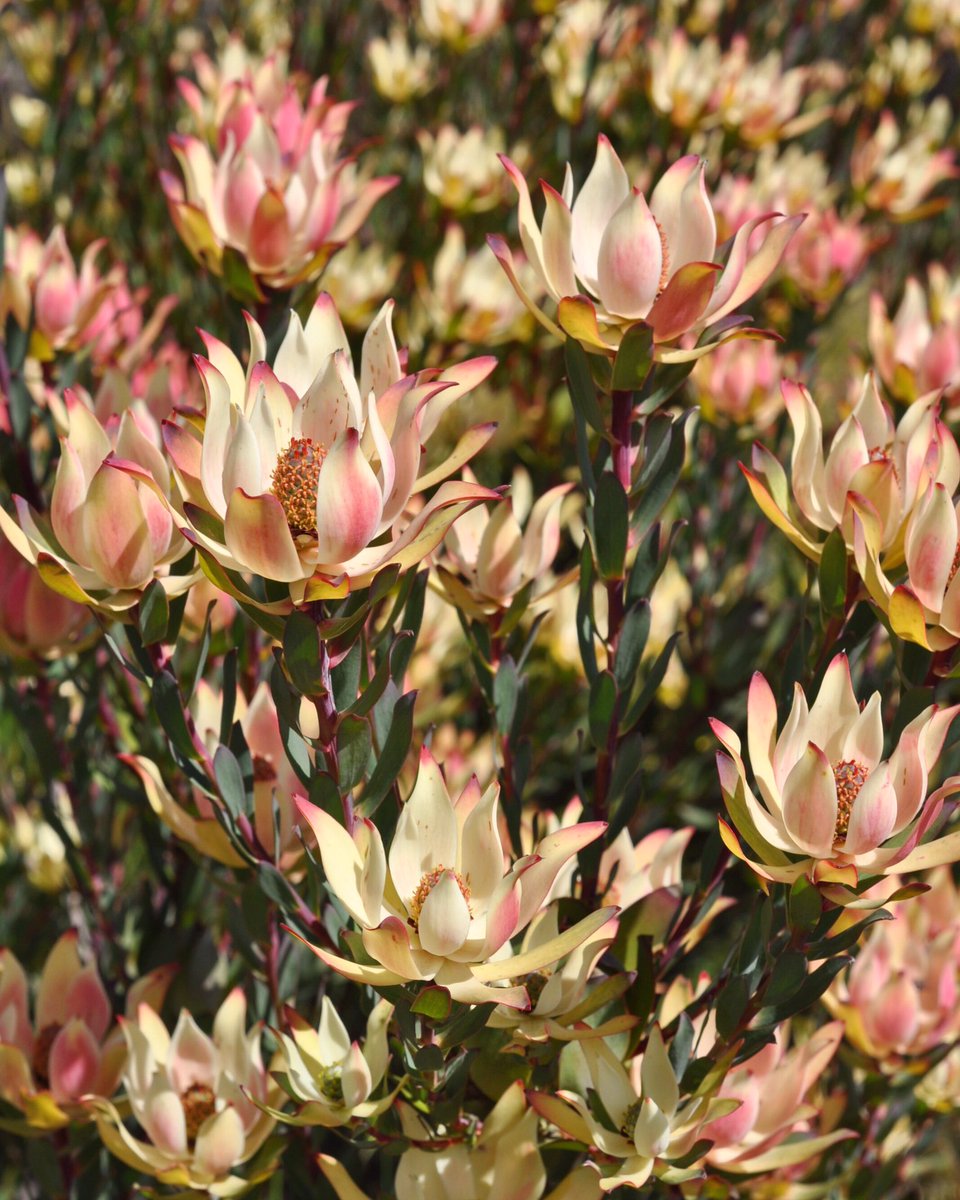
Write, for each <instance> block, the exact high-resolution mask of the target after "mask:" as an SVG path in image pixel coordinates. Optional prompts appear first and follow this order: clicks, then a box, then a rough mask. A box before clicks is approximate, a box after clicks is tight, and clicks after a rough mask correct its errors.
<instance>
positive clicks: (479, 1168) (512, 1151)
mask: <svg viewBox="0 0 960 1200" xmlns="http://www.w3.org/2000/svg"><path fill="white" fill-rule="evenodd" d="M398 1110H399V1112H400V1120H401V1124H402V1126H403V1132H404V1134H405V1135H406V1136H407V1137H408V1138H411V1139H412V1140H413V1141H415V1143H416V1144H415V1145H413V1146H411V1147H410V1148H409V1149H408V1150H405V1151H404V1153H403V1155H402V1156H401V1158H400V1162H399V1163H398V1164H397V1174H396V1179H395V1180H394V1188H395V1191H396V1195H397V1200H422V1198H423V1197H429V1200H465V1197H467V1196H469V1198H470V1200H505V1198H506V1197H509V1200H540V1197H542V1196H543V1194H544V1191H545V1189H546V1186H547V1172H546V1170H545V1168H544V1165H543V1160H542V1159H541V1157H540V1151H539V1149H538V1147H537V1114H536V1112H535V1111H534V1110H533V1109H532V1108H529V1107H528V1106H527V1101H526V1099H525V1097H524V1093H523V1085H522V1084H520V1083H513V1084H511V1085H510V1086H509V1087H508V1088H507V1089H506V1091H504V1093H503V1095H502V1096H501V1097H500V1099H499V1100H498V1101H497V1103H496V1104H495V1105H494V1106H493V1109H492V1110H491V1111H490V1113H489V1114H488V1115H487V1116H486V1117H485V1118H484V1120H483V1122H482V1125H481V1126H480V1131H479V1136H478V1137H477V1138H476V1140H475V1141H470V1142H467V1141H465V1140H462V1135H461V1138H456V1137H454V1138H451V1137H450V1136H449V1133H450V1132H453V1131H447V1130H441V1131H439V1133H438V1135H437V1136H435V1137H434V1136H433V1132H432V1130H431V1129H430V1128H429V1126H428V1125H427V1123H426V1121H425V1120H424V1119H423V1117H421V1116H420V1115H419V1114H417V1113H416V1112H414V1110H413V1109H411V1108H410V1106H409V1105H406V1104H401V1105H398ZM431 1142H435V1143H436V1145H435V1147H434V1146H431ZM317 1163H318V1164H319V1166H320V1169H321V1171H323V1174H324V1176H325V1177H326V1179H327V1181H328V1182H329V1183H330V1184H331V1186H332V1187H333V1190H334V1192H335V1193H336V1195H337V1196H338V1197H339V1200H368V1198H367V1196H366V1195H365V1194H364V1193H363V1192H361V1191H360V1190H359V1188H358V1187H357V1186H356V1184H355V1183H354V1182H353V1180H352V1179H351V1178H350V1176H349V1174H348V1173H347V1171H346V1169H345V1168H344V1167H343V1165H342V1164H341V1163H339V1162H338V1161H337V1160H336V1159H335V1158H333V1157H332V1156H331V1155H329V1154H319V1155H317ZM601 1196H602V1192H601V1190H600V1178H599V1175H598V1173H597V1171H596V1170H595V1169H594V1168H593V1167H591V1166H587V1165H583V1166H580V1167H575V1168H574V1169H573V1170H572V1171H570V1172H569V1173H568V1174H567V1176H566V1178H565V1179H564V1180H563V1182H562V1183H560V1184H559V1186H558V1187H556V1188H554V1189H553V1190H552V1191H551V1192H550V1194H549V1195H548V1196H546V1197H545V1200H600V1197H601Z"/></svg>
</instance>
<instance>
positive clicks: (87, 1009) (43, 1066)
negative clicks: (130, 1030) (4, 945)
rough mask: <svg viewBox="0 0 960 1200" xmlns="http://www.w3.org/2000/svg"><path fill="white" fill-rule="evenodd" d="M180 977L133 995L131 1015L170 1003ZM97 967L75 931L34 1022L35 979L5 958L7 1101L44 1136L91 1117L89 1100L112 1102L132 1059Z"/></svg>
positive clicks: (2, 1043)
mask: <svg viewBox="0 0 960 1200" xmlns="http://www.w3.org/2000/svg"><path fill="white" fill-rule="evenodd" d="M172 978H173V969H172V968H170V967H161V968H159V969H158V970H156V971H153V972H152V973H151V974H149V975H146V976H144V978H143V979H141V980H139V981H138V982H137V983H136V984H134V985H133V987H132V988H131V989H130V992H129V994H128V998H127V1013H128V1015H129V1014H130V1013H131V1012H135V1011H136V1009H137V1006H138V1005H143V1007H144V1008H145V1009H149V1011H153V1008H152V1007H151V1006H153V1007H156V1008H159V1007H160V1005H161V1004H162V1003H163V998H164V995H165V994H166V991H167V988H168V987H169V985H170V981H171V979H172ZM112 1026H113V1009H112V1006H111V1004H110V1000H109V999H108V997H107V993H106V991H105V989H104V986H103V983H102V982H101V979H100V974H99V972H98V971H97V968H96V964H94V963H86V964H84V963H83V962H82V961H81V958H80V955H79V953H78V951H77V934H76V932H75V931H70V932H69V933H65V934H63V936H62V937H60V938H59V939H58V940H57V942H56V944H55V945H54V947H53V949H52V950H51V951H50V953H49V954H48V955H47V960H46V962H45V963H44V966H43V971H42V973H41V976H40V986H39V988H38V990H37V997H36V1004H35V1006H34V1017H33V1020H32V1021H31V1019H30V1001H29V992H28V986H27V976H26V974H25V972H24V970H23V967H22V966H21V965H20V963H19V961H18V960H17V958H16V956H15V955H14V954H13V952H12V951H11V950H0V1098H2V1099H3V1100H4V1101H6V1103H8V1104H12V1105H13V1106H14V1108H18V1109H20V1111H21V1112H23V1114H24V1116H25V1117H26V1120H27V1123H28V1124H29V1125H31V1126H33V1127H35V1128H38V1129H57V1128H59V1127H61V1126H63V1125H66V1124H68V1123H69V1122H70V1121H71V1120H74V1119H83V1118H84V1117H85V1116H86V1112H85V1109H84V1107H83V1105H82V1104H81V1100H82V1099H83V1098H85V1097H87V1096H90V1095H95V1096H112V1095H113V1093H114V1092H115V1091H116V1089H117V1085H118V1083H119V1082H120V1074H121V1072H122V1070H123V1063H124V1059H125V1057H126V1052H125V1048H124V1042H123V1036H122V1034H121V1033H120V1030H119V1029H117V1028H113V1029H111V1027H112Z"/></svg>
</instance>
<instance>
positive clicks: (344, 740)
mask: <svg viewBox="0 0 960 1200" xmlns="http://www.w3.org/2000/svg"><path fill="white" fill-rule="evenodd" d="M371 745H372V738H371V734H370V723H369V721H367V720H366V718H364V717H356V716H352V715H350V714H347V715H346V716H344V717H341V719H340V724H339V726H338V728H337V758H338V760H339V764H340V790H341V792H344V793H345V792H349V791H352V789H353V788H355V787H356V786H357V784H358V783H360V781H361V780H362V779H363V777H364V775H365V774H366V771H367V763H368V762H369V761H370V747H371Z"/></svg>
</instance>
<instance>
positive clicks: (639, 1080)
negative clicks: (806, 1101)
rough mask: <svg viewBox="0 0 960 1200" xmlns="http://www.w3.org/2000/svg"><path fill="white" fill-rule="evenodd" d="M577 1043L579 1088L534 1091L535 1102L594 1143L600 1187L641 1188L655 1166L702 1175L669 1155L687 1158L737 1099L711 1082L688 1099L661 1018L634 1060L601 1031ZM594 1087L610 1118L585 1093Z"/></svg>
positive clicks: (659, 1172) (672, 1177)
mask: <svg viewBox="0 0 960 1200" xmlns="http://www.w3.org/2000/svg"><path fill="white" fill-rule="evenodd" d="M575 1047H576V1049H575V1051H574V1053H576V1054H579V1055H580V1056H581V1061H580V1064H579V1074H580V1076H581V1082H580V1084H579V1090H578V1091H577V1092H574V1091H570V1090H566V1089H563V1090H560V1091H558V1092H557V1093H556V1094H553V1095H551V1094H548V1093H544V1092H534V1093H533V1094H532V1095H531V1096H530V1103H531V1105H532V1106H533V1107H534V1108H535V1109H536V1110H537V1112H538V1113H539V1114H540V1116H541V1117H543V1118H544V1120H547V1121H549V1122H550V1123H551V1124H552V1125H556V1126H557V1128H558V1129H561V1130H562V1131H563V1132H564V1133H565V1134H567V1135H568V1136H569V1137H572V1138H574V1139H575V1140H576V1141H578V1142H583V1143H584V1144H585V1145H587V1146H593V1147H594V1148H595V1150H596V1151H597V1154H596V1156H595V1158H594V1161H595V1162H598V1163H599V1164H600V1171H601V1173H602V1176H601V1179H600V1188H601V1190H602V1191H603V1192H604V1193H606V1192H612V1191H615V1190H616V1189H617V1188H621V1187H627V1188H634V1189H638V1188H642V1187H643V1186H644V1184H645V1183H646V1182H647V1180H648V1179H649V1178H650V1176H651V1175H653V1174H654V1172H656V1176H657V1178H658V1179H661V1180H663V1181H664V1182H665V1183H681V1182H683V1181H684V1180H685V1179H690V1178H692V1177H694V1176H696V1175H698V1174H699V1171H698V1170H697V1169H695V1168H694V1169H693V1170H690V1169H685V1168H678V1167H671V1165H670V1160H671V1159H681V1158H683V1157H684V1156H685V1155H686V1154H687V1153H688V1152H689V1151H690V1150H691V1149H692V1147H693V1146H694V1144H695V1143H696V1142H697V1141H698V1140H699V1138H700V1136H701V1133H702V1130H703V1126H704V1124H705V1122H707V1121H710V1120H711V1119H715V1118H718V1117H722V1116H725V1115H726V1114H728V1113H729V1112H730V1111H731V1110H732V1109H733V1108H735V1107H737V1103H736V1101H733V1100H727V1099H720V1098H718V1097H715V1096H713V1095H711V1094H710V1091H709V1088H707V1087H705V1088H703V1089H702V1090H701V1091H700V1092H698V1093H697V1094H695V1095H693V1096H690V1097H689V1098H687V1099H686V1100H682V1099H681V1095H680V1085H679V1082H678V1081H677V1077H676V1075H675V1074H674V1070H673V1067H672V1065H671V1063H670V1058H669V1056H668V1054H667V1048H666V1046H665V1045H664V1041H663V1035H662V1033H661V1032H660V1029H659V1027H658V1026H656V1025H654V1026H653V1028H652V1029H651V1030H650V1034H649V1036H648V1038H647V1046H646V1049H645V1050H644V1051H643V1053H642V1054H639V1055H637V1056H636V1057H635V1058H634V1059H632V1060H631V1062H630V1063H629V1065H628V1066H624V1064H623V1063H622V1062H621V1061H620V1059H619V1058H618V1057H617V1055H616V1054H614V1052H613V1050H612V1049H611V1047H610V1045H609V1043H607V1042H605V1041H603V1040H602V1039H599V1038H596V1039H589V1040H584V1041H579V1042H576V1043H575ZM590 1088H592V1089H593V1090H594V1091H595V1092H596V1093H597V1095H598V1096H599V1098H600V1101H601V1103H602V1105H603V1109H604V1111H605V1113H606V1114H607V1116H608V1117H609V1119H610V1122H611V1123H610V1124H609V1125H608V1124H606V1123H605V1122H604V1121H602V1120H601V1119H600V1118H599V1117H598V1115H597V1113H596V1111H595V1110H594V1108H593V1107H592V1106H591V1105H590V1104H589V1103H588V1102H587V1100H586V1099H585V1098H584V1097H585V1096H586V1094H587V1091H588V1089H590Z"/></svg>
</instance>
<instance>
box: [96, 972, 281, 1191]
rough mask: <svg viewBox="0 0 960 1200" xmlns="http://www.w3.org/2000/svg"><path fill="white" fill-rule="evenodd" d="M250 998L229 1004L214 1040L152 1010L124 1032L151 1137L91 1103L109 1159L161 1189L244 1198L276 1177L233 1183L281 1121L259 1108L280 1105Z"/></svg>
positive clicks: (132, 1087) (135, 1108)
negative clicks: (250, 1018) (169, 1024)
mask: <svg viewBox="0 0 960 1200" xmlns="http://www.w3.org/2000/svg"><path fill="white" fill-rule="evenodd" d="M246 1015H247V1002H246V999H245V998H244V995H243V992H242V990H241V989H240V988H234V990H233V991H232V992H231V993H230V994H229V995H228V996H227V998H226V1000H224V1002H223V1004H222V1005H221V1006H220V1009H219V1011H218V1012H217V1015H216V1017H215V1018H214V1022H213V1037H212V1038H211V1037H208V1036H207V1034H205V1033H204V1032H203V1031H202V1030H201V1029H200V1027H199V1026H198V1025H197V1023H196V1021H194V1019H193V1017H192V1016H191V1015H190V1013H189V1012H188V1011H187V1010H186V1009H181V1011H180V1018H179V1020H178V1021H177V1025H176V1028H175V1029H174V1031H173V1035H172V1036H171V1034H170V1033H169V1032H168V1031H167V1028H166V1026H165V1025H164V1023H163V1021H162V1020H161V1019H160V1018H159V1017H158V1016H157V1014H156V1012H154V1010H153V1009H152V1008H150V1007H149V1006H147V1005H145V1004H141V1005H140V1006H139V1008H138V1009H137V1014H136V1019H133V1020H128V1021H124V1022H123V1023H122V1028H123V1034H124V1037H125V1039H126V1043H127V1049H128V1051H129V1058H128V1060H127V1067H126V1070H125V1072H124V1075H123V1083H124V1088H125V1091H126V1097H127V1101H128V1102H129V1107H130V1112H131V1114H132V1117H133V1119H134V1120H135V1121H136V1122H137V1125H139V1127H140V1132H141V1133H142V1135H143V1136H136V1135H135V1134H134V1133H133V1132H131V1130H130V1129H128V1128H127V1125H126V1124H125V1123H124V1117H123V1116H122V1115H121V1112H120V1111H119V1109H118V1108H117V1107H115V1106H114V1105H113V1104H111V1103H110V1102H109V1101H107V1100H102V1099H91V1100H90V1101H89V1106H90V1108H91V1110H92V1111H93V1114H94V1116H95V1118H96V1122H97V1129H98V1131H99V1133H100V1137H101V1140H102V1141H103V1144H104V1145H105V1146H106V1147H107V1149H108V1150H109V1151H110V1152H111V1153H112V1154H115V1155H116V1156H117V1158H119V1159H120V1160H121V1161H122V1162H125V1163H126V1164H127V1165H128V1166H131V1167H133V1168H134V1169H135V1170H138V1171H143V1172H145V1173H146V1174H147V1175H152V1176H153V1177H154V1178H156V1179H157V1180H159V1182H160V1183H165V1184H170V1185H172V1186H175V1187H180V1188H189V1189H191V1190H193V1191H197V1192H205V1193H207V1194H208V1195H211V1196H224V1197H226V1196H238V1195H240V1194H241V1193H242V1192H244V1191H246V1190H247V1189H248V1188H249V1187H252V1186H253V1184H254V1183H256V1182H258V1181H260V1180H262V1179H265V1178H267V1177H268V1176H269V1175H270V1174H271V1173H272V1171H273V1168H274V1164H273V1163H270V1164H269V1165H268V1166H264V1167H263V1168H262V1169H261V1170H259V1171H258V1173H257V1174H256V1176H255V1177H254V1178H252V1179H244V1178H242V1177H241V1176H239V1175H235V1174H233V1170H234V1168H235V1167H238V1166H241V1165H242V1164H243V1163H245V1162H247V1161H248V1160H249V1159H250V1158H251V1157H252V1156H253V1155H254V1154H255V1153H256V1152H257V1150H259V1149H260V1147H261V1146H262V1145H263V1143H264V1141H265V1140H266V1138H267V1136H268V1135H269V1133H270V1131H271V1130H272V1129H273V1127H274V1124H275V1121H274V1118H273V1117H272V1116H271V1115H270V1114H269V1112H266V1111H264V1110H263V1109H262V1108H261V1107H258V1105H260V1106H262V1105H266V1104H268V1103H270V1102H271V1101H272V1102H273V1103H275V1102H276V1094H277V1091H278V1089H277V1088H275V1087H272V1086H271V1081H270V1077H269V1075H268V1074H267V1072H266V1070H265V1068H264V1065H263V1060H262V1057H261V1053H260V1036H261V1032H262V1025H261V1023H260V1022H258V1023H257V1024H256V1025H254V1026H253V1027H252V1028H251V1029H249V1030H247V1029H246V1028H245V1026H246Z"/></svg>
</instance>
